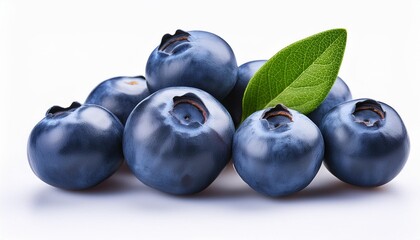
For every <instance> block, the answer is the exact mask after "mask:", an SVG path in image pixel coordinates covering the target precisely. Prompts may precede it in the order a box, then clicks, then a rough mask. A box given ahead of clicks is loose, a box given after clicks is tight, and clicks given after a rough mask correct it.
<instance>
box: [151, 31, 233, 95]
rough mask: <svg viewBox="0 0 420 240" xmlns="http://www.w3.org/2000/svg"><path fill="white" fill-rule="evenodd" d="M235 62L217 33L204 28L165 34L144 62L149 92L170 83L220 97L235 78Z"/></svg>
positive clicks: (229, 88)
mask: <svg viewBox="0 0 420 240" xmlns="http://www.w3.org/2000/svg"><path fill="white" fill-rule="evenodd" d="M237 68H238V66H237V63H236V58H235V55H234V53H233V50H232V49H231V47H230V46H229V44H227V43H226V42H225V41H224V40H223V39H222V38H220V37H219V36H217V35H215V34H213V33H209V32H204V31H189V32H184V31H182V30H177V31H176V33H175V34H174V35H170V34H166V35H164V36H163V37H162V42H161V44H160V45H159V46H158V47H156V49H154V50H153V52H152V53H151V54H150V56H149V58H148V60H147V64H146V79H147V86H148V88H149V90H150V91H151V92H155V91H157V90H159V89H162V88H165V87H172V86H189V87H195V88H199V89H202V90H204V91H206V92H208V93H210V94H211V95H213V96H214V97H215V98H217V99H219V100H221V99H223V98H224V97H226V96H227V95H228V94H229V92H230V91H231V89H232V88H233V86H234V85H235V82H236V74H237Z"/></svg>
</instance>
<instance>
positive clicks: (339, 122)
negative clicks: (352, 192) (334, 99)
mask: <svg viewBox="0 0 420 240" xmlns="http://www.w3.org/2000/svg"><path fill="white" fill-rule="evenodd" d="M321 131H322V134H323V136H324V140H325V166H326V167H327V169H328V170H329V171H330V172H331V173H332V174H334V175H335V176H336V177H337V178H339V179H341V180H342V181H344V182H347V183H349V184H352V185H356V186H361V187H376V186H380V185H383V184H386V183H388V182H389V181H391V180H392V179H393V178H395V177H396V176H397V175H398V173H399V172H400V171H401V170H402V168H403V167H404V165H405V163H406V161H407V158H408V155H409V151H410V141H409V138H408V134H407V130H406V128H405V126H404V123H403V121H402V120H401V118H400V116H399V115H398V113H397V112H396V111H395V110H394V109H393V108H392V107H390V106H388V105H387V104H385V103H382V102H378V101H374V100H372V99H357V100H352V101H348V102H345V103H343V104H340V105H338V106H336V107H335V108H333V109H332V110H331V111H329V112H328V113H327V115H326V116H325V117H324V119H323V121H322V124H321Z"/></svg>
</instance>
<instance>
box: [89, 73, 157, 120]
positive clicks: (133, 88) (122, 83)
mask: <svg viewBox="0 0 420 240" xmlns="http://www.w3.org/2000/svg"><path fill="white" fill-rule="evenodd" d="M149 95H150V93H149V90H148V89H147V86H146V79H145V78H144V77H143V76H137V77H115V78H111V79H108V80H105V81H103V82H101V83H100V84H99V85H98V86H96V87H95V88H94V89H93V90H92V92H91V93H90V94H89V96H88V97H87V99H86V101H85V103H87V104H97V105H100V106H103V107H104V108H106V109H108V110H109V111H111V112H112V113H114V114H115V116H117V117H118V119H119V120H120V121H121V123H122V124H125V122H126V121H127V118H128V115H130V113H131V111H132V110H133V109H134V107H135V106H136V105H137V104H138V103H139V102H140V101H141V100H143V99H144V98H146V97H147V96H149Z"/></svg>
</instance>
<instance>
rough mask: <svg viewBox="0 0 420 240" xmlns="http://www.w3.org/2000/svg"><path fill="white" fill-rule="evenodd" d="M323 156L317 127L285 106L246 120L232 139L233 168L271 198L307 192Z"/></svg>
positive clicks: (322, 144) (322, 147)
mask: <svg viewBox="0 0 420 240" xmlns="http://www.w3.org/2000/svg"><path fill="white" fill-rule="evenodd" d="M323 154H324V142H323V139H322V135H321V132H320V131H319V129H318V127H317V126H316V125H315V124H314V123H313V122H312V121H311V120H310V119H309V118H307V117H306V116H305V115H303V114H301V113H299V112H297V111H294V110H291V109H287V108H286V107H284V106H282V105H277V106H276V107H274V108H268V109H266V110H261V111H257V112H255V113H253V114H251V115H250V116H249V117H248V118H247V119H245V120H244V121H243V122H242V124H241V125H240V127H239V128H238V130H237V131H236V133H235V135H234V138H233V156H232V159H233V164H234V166H235V169H236V171H237V172H238V174H239V175H240V176H241V178H242V179H243V180H244V181H245V182H246V183H247V184H248V185H249V186H250V187H251V188H253V189H254V190H255V191H257V192H259V193H261V194H264V195H268V196H271V197H279V196H286V195H290V194H293V193H296V192H298V191H300V190H302V189H304V188H305V187H306V186H307V185H308V184H309V183H310V182H311V181H312V180H313V179H314V177H315V175H316V174H317V172H318V170H319V168H320V166H321V163H322V158H323Z"/></svg>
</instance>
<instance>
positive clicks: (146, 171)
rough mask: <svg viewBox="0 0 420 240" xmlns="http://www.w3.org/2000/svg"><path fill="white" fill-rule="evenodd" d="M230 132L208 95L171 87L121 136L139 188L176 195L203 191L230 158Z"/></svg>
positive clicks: (140, 110)
mask: <svg viewBox="0 0 420 240" xmlns="http://www.w3.org/2000/svg"><path fill="white" fill-rule="evenodd" d="M234 131H235V128H234V125H233V122H232V119H231V117H230V115H229V113H228V111H227V110H226V109H225V108H224V107H223V105H222V104H221V103H219V102H218V101H217V100H216V99H215V98H214V97H212V96H211V95H210V94H208V93H206V92H204V91H202V90H200V89H196V88H191V87H170V88H165V89H162V90H159V91H157V92H155V93H153V94H152V95H150V96H149V97H147V98H146V99H144V100H143V101H142V102H141V103H140V104H139V105H137V106H136V108H135V109H134V110H133V112H132V113H131V114H130V116H129V118H128V120H127V124H126V126H125V130H124V137H123V151H124V156H125V158H126V161H127V165H128V166H129V168H130V169H131V171H132V172H133V173H134V174H135V176H136V177H137V178H138V179H139V180H140V181H141V182H143V183H144V184H146V185H148V186H150V187H152V188H155V189H157V190H160V191H162V192H165V193H170V194H175V195H186V194H194V193H198V192H200V191H202V190H204V189H205V188H206V187H207V186H209V185H210V184H211V183H212V182H213V181H214V180H215V178H216V177H217V176H218V175H219V173H220V172H221V171H222V169H223V168H224V167H225V166H226V164H227V163H228V161H229V160H230V157H231V145H232V137H233V134H234Z"/></svg>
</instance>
